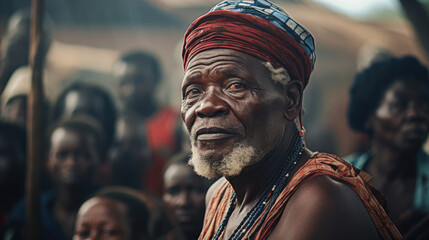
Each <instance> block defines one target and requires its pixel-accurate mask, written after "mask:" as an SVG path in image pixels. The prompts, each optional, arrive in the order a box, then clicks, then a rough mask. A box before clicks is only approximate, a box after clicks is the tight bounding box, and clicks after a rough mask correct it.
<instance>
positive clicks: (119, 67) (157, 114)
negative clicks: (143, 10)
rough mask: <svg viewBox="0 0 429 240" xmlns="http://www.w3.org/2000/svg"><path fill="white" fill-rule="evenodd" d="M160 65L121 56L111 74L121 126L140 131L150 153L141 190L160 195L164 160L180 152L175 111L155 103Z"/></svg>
mask: <svg viewBox="0 0 429 240" xmlns="http://www.w3.org/2000/svg"><path fill="white" fill-rule="evenodd" d="M161 73H162V70H161V65H160V63H159V62H158V60H157V59H156V57H155V56H154V55H152V54H151V53H148V52H143V51H132V52H129V53H126V54H124V55H123V56H122V57H121V58H120V59H119V60H118V61H117V63H116V64H115V66H114V68H113V74H114V76H115V78H116V79H117V81H118V85H119V90H118V91H119V99H120V101H121V103H122V106H123V112H122V117H123V119H124V123H125V124H127V125H131V127H132V128H136V129H142V131H143V132H144V133H143V134H144V135H146V142H147V146H148V148H149V151H150V159H149V160H150V161H149V162H148V163H145V164H142V166H146V165H147V168H146V169H144V170H145V172H143V180H142V182H143V184H142V185H143V187H144V188H145V189H147V190H148V191H150V192H152V193H155V194H157V195H159V196H161V195H162V190H163V186H162V172H163V170H164V168H165V166H166V165H167V161H168V159H169V158H170V157H171V156H172V155H173V154H174V153H176V152H178V151H179V150H180V148H181V140H182V137H181V135H180V134H181V133H182V132H181V130H180V129H181V124H180V118H179V115H178V113H177V111H176V110H174V109H173V108H172V107H169V106H165V105H162V104H161V103H160V102H159V101H158V100H157V99H156V89H157V87H158V86H159V83H160V82H161Z"/></svg>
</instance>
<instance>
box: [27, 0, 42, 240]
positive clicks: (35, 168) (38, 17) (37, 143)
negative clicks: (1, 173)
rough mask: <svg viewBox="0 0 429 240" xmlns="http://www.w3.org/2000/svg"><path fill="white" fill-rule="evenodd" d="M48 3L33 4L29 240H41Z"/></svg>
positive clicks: (29, 129) (29, 123) (28, 206)
mask: <svg viewBox="0 0 429 240" xmlns="http://www.w3.org/2000/svg"><path fill="white" fill-rule="evenodd" d="M43 14H44V0H32V10H31V31H30V56H29V63H30V67H31V71H32V74H31V91H30V95H29V97H28V122H27V127H28V167H27V185H26V191H27V193H26V201H27V222H28V240H38V239H40V171H41V165H42V158H43V147H42V146H43V145H42V143H43V136H44V134H43V124H42V118H43V117H42V116H43V111H44V110H43V82H42V73H43V56H42V55H43V54H42V38H43V36H42V34H43V31H42V26H43Z"/></svg>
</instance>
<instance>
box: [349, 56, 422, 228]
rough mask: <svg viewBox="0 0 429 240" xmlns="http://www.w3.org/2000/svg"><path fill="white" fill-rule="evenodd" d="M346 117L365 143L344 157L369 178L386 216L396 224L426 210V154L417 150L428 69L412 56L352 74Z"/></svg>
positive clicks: (419, 143)
mask: <svg viewBox="0 0 429 240" xmlns="http://www.w3.org/2000/svg"><path fill="white" fill-rule="evenodd" d="M347 117H348V121H349V125H350V127H351V128H353V129H354V130H356V131H359V132H363V133H365V134H367V135H368V136H369V139H370V143H371V147H370V150H368V151H366V152H364V153H357V154H356V155H354V156H350V157H349V158H348V159H347V160H348V161H350V162H351V163H352V164H353V165H355V166H356V167H358V168H359V169H362V170H364V171H366V172H368V173H370V174H371V175H373V176H374V178H373V180H372V182H373V184H374V185H375V186H376V187H377V188H378V189H380V191H381V192H382V193H383V194H384V196H385V197H386V199H387V201H388V204H389V209H390V216H391V217H392V220H393V221H394V222H395V223H397V224H399V225H398V226H400V227H401V226H402V224H400V223H401V215H402V214H404V213H405V212H407V211H408V210H411V209H415V210H418V209H419V210H423V211H425V212H428V211H429V191H427V189H429V183H428V182H427V181H426V179H428V178H429V156H428V155H427V153H425V152H424V151H423V149H422V147H423V143H424V142H425V140H426V139H427V136H428V133H429V76H428V69H427V68H426V67H425V66H423V65H422V64H421V63H420V62H419V61H418V60H417V59H416V58H415V57H412V56H405V57H400V58H396V57H391V58H388V59H385V60H381V61H379V62H376V63H374V64H372V65H370V66H369V67H368V68H366V69H364V70H363V71H362V72H360V73H358V74H357V75H356V78H355V81H354V83H353V85H352V87H351V89H350V102H349V108H348V113H347ZM420 219H423V218H420ZM415 220H416V219H415ZM427 224H428V223H427ZM426 226H429V225H426ZM401 230H402V232H403V233H405V232H406V231H407V230H406V229H403V228H402V229H401ZM428 236H429V235H428Z"/></svg>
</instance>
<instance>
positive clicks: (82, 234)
mask: <svg viewBox="0 0 429 240" xmlns="http://www.w3.org/2000/svg"><path fill="white" fill-rule="evenodd" d="M74 235H75V237H77V239H85V238H88V237H89V231H79V232H76V233H75V234H74Z"/></svg>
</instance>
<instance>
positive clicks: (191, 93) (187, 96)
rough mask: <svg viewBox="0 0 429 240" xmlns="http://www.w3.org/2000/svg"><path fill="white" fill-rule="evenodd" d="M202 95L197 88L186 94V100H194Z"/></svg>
mask: <svg viewBox="0 0 429 240" xmlns="http://www.w3.org/2000/svg"><path fill="white" fill-rule="evenodd" d="M200 93H201V92H200V90H198V89H196V88H192V89H190V90H189V91H187V92H186V95H185V98H192V97H195V96H197V95H198V94H200Z"/></svg>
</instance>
